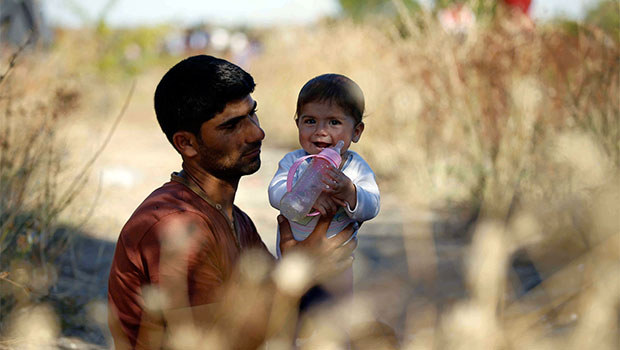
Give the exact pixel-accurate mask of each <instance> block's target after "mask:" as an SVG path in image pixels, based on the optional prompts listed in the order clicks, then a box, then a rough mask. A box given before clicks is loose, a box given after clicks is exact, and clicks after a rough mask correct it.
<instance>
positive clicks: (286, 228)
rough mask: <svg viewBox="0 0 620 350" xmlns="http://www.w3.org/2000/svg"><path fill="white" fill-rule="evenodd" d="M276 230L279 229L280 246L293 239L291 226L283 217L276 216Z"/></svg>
mask: <svg viewBox="0 0 620 350" xmlns="http://www.w3.org/2000/svg"><path fill="white" fill-rule="evenodd" d="M278 228H279V229H280V245H282V244H283V243H286V242H289V241H291V240H294V239H295V238H294V237H293V232H292V231H291V225H290V224H289V222H288V220H287V219H286V218H285V217H284V215H278Z"/></svg>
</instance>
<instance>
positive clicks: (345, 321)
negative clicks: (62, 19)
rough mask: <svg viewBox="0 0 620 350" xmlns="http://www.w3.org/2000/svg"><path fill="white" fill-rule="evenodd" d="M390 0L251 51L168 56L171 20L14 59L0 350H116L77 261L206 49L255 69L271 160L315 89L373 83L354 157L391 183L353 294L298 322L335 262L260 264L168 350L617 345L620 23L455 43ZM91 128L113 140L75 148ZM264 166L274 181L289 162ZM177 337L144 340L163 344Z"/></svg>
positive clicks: (289, 138) (498, 12)
mask: <svg viewBox="0 0 620 350" xmlns="http://www.w3.org/2000/svg"><path fill="white" fill-rule="evenodd" d="M393 3H394V4H395V7H394V8H395V12H394V13H392V14H390V15H389V16H377V17H370V18H367V19H366V20H364V21H353V20H349V19H338V20H335V19H330V20H324V21H321V22H320V23H319V24H317V25H314V26H312V27H280V28H269V29H260V30H256V31H254V32H250V33H249V36H250V37H252V38H254V39H255V40H257V42H260V44H261V46H260V49H258V50H256V51H253V53H252V55H250V56H247V57H246V56H243V57H241V56H240V55H238V54H235V51H234V50H216V49H214V48H206V49H205V50H203V51H188V50H186V51H183V52H180V53H179V52H167V51H166V50H163V49H162V45H163V44H162V43H163V40H164V38H166V37H167V36H169V34H170V33H171V32H173V31H174V30H173V29H174V28H172V27H166V26H162V27H157V28H142V29H135V30H113V29H109V28H106V27H105V26H99V27H96V28H91V29H89V30H81V31H69V30H64V31H58V33H57V34H56V39H55V40H56V41H55V42H54V44H53V45H51V47H49V48H45V49H44V48H36V49H33V48H26V49H24V50H20V49H19V48H18V47H9V46H7V47H6V48H3V49H2V51H0V53H1V54H0V58H1V60H2V61H1V63H0V74H2V75H0V77H1V78H0V152H1V153H0V220H1V221H0V337H1V338H0V349H5V348H6V349H48V348H49V349H55V348H59V349H66V348H75V347H77V348H81V349H91V348H92V349H108V348H111V346H112V345H111V342H110V341H111V340H110V339H109V337H108V331H107V329H106V327H107V324H106V322H107V311H106V294H105V293H106V284H105V278H103V279H101V280H96V279H92V280H90V281H91V282H92V283H91V286H92V287H93V288H92V290H91V289H87V290H85V291H84V292H82V293H81V294H79V297H76V296H75V294H72V293H71V287H72V282H71V280H69V281H67V280H66V279H63V276H64V275H66V271H65V270H63V269H64V267H63V266H64V265H63V264H69V266H71V264H74V265H75V264H76V260H75V259H77V258H76V256H77V257H79V256H80V249H87V248H84V246H82V245H81V244H82V243H79V242H82V240H81V239H83V236H89V234H88V231H90V227H92V223H93V222H97V225H100V224H99V221H97V220H98V216H101V215H102V214H101V213H103V212H105V213H106V214H105V215H109V216H110V217H112V216H114V215H117V214H110V213H116V212H118V211H116V212H115V211H109V210H108V209H110V208H106V207H105V206H106V203H108V202H106V201H105V198H108V197H106V195H107V194H106V191H113V190H114V189H110V188H107V187H105V186H104V185H101V183H102V180H101V179H100V178H97V176H93V174H92V169H93V167H95V166H96V164H97V162H98V157H99V155H100V153H101V152H103V150H104V149H105V148H106V147H112V149H115V148H114V142H115V141H114V140H115V139H113V138H112V139H111V137H112V135H114V133H115V132H127V135H137V134H135V133H134V131H132V130H133V129H131V128H135V129H136V130H138V129H140V128H144V130H143V131H144V132H143V133H140V134H139V135H140V137H138V136H136V142H137V143H140V142H142V143H145V144H148V145H151V143H150V142H151V141H150V139H146V138H145V137H144V136H143V135H144V134H148V133H147V132H149V133H151V134H152V135H153V136H152V138H153V139H157V140H159V141H157V142H160V141H161V144H160V143H155V142H153V143H152V144H153V145H155V146H152V149H159V148H157V147H160V145H163V146H161V147H166V146H165V142H166V141H165V139H164V137H163V135H162V134H161V133H158V130H157V126H156V125H155V124H154V123H155V117H154V112H152V93H153V91H154V87H155V85H154V84H156V82H157V80H158V79H159V77H161V75H162V74H163V72H165V70H166V69H167V68H169V67H170V66H171V65H172V64H174V63H175V62H177V61H178V60H179V59H180V58H182V57H185V56H188V55H192V54H198V53H208V54H214V55H218V56H222V57H225V58H228V59H230V60H232V61H233V62H237V63H239V64H240V65H242V66H243V67H244V68H245V69H246V70H247V71H248V72H250V73H251V74H252V75H253V76H254V79H255V80H256V82H257V87H256V91H255V92H254V94H253V95H254V98H255V99H256V100H257V101H258V104H259V107H258V109H259V112H258V114H259V117H260V122H261V126H262V127H263V128H264V130H265V133H266V135H267V136H266V139H265V141H264V149H265V151H263V152H264V154H267V155H269V154H270V155H272V157H274V158H275V159H278V158H279V157H281V156H282V155H283V154H284V153H285V152H286V151H288V150H292V149H295V148H298V147H299V146H298V140H297V130H296V127H295V123H294V120H293V117H294V113H295V104H296V98H297V94H298V93H299V89H300V88H301V86H302V85H303V84H304V83H305V82H306V81H308V80H309V79H310V78H312V77H314V76H316V75H319V74H323V73H327V72H333V73H340V74H344V75H346V76H348V77H350V78H351V79H353V80H354V81H356V82H357V83H358V84H359V85H360V87H361V88H362V90H363V91H364V94H365V98H366V112H365V114H366V116H365V119H364V123H365V131H364V133H363V136H362V138H361V140H360V142H359V143H357V144H355V145H353V146H352V149H353V150H355V151H356V152H358V153H360V154H361V155H362V156H363V157H364V158H365V159H366V160H367V161H368V163H369V164H370V165H371V167H372V168H373V170H374V171H375V173H376V174H377V182H378V184H379V186H380V188H381V192H382V193H381V194H382V200H383V201H382V211H381V216H380V218H381V219H379V220H376V221H375V222H374V223H373V221H370V222H368V223H365V224H364V226H362V230H361V231H360V235H359V247H358V250H357V252H356V254H355V262H354V269H355V288H356V291H355V294H354V296H353V297H351V298H343V299H339V300H336V301H333V302H330V303H326V304H323V305H321V306H319V307H317V308H315V309H313V310H311V312H308V313H307V314H304V315H303V317H301V321H300V324H299V325H297V324H296V320H297V318H298V311H297V310H298V303H299V298H300V297H301V295H302V294H303V293H304V292H305V291H306V290H307V289H308V288H309V287H310V286H312V285H313V284H315V283H316V282H317V280H316V274H314V273H313V272H312V270H313V268H318V269H319V270H321V268H322V266H316V262H314V261H310V260H309V258H308V257H306V256H303V255H294V256H290V257H287V258H284V259H283V261H282V262H281V263H279V264H276V265H275V266H273V265H272V264H271V262H270V261H268V260H265V259H264V257H261V256H260V255H257V254H253V253H252V252H250V253H249V254H247V255H246V256H244V257H243V258H242V259H241V262H240V264H239V268H238V274H237V275H236V278H235V282H236V283H238V284H236V285H235V286H237V287H234V288H229V289H228V293H226V295H224V296H223V299H222V300H223V302H222V303H221V304H220V305H218V312H220V314H221V315H223V316H222V322H220V323H219V324H218V325H217V326H212V327H204V326H202V325H196V324H193V323H192V322H191V318H189V319H188V322H187V324H186V325H185V327H180V328H177V329H170V330H169V332H170V333H169V334H167V335H166V339H167V344H166V346H167V347H168V348H171V349H179V350H180V349H229V348H230V349H232V348H242V347H243V346H248V344H251V343H252V342H258V343H260V344H261V349H269V350H272V349H276V350H277V349H289V348H290V344H291V343H293V342H295V337H297V338H298V339H297V341H296V344H297V347H298V348H299V349H369V350H370V349H617V348H618V347H619V346H620V341H619V338H620V326H619V320H620V219H619V216H618V214H620V176H619V175H620V100H619V99H620V86H619V84H620V42H619V38H618V37H617V32H608V31H605V30H603V29H601V28H599V27H597V26H595V25H593V24H582V23H575V22H569V21H549V22H536V23H534V22H532V21H531V20H530V19H529V18H527V17H525V16H523V15H522V14H520V13H515V12H511V11H508V10H506V9H504V8H498V9H494V12H493V13H492V14H491V13H485V12H483V13H478V16H477V17H476V22H475V23H474V24H472V25H471V26H469V27H467V28H466V29H463V30H451V29H450V28H446V26H445V25H443V26H442V24H441V22H440V21H439V20H438V16H437V14H436V13H430V12H424V11H417V12H415V11H410V10H409V9H407V8H406V7H405V6H404V5H403V4H402V3H401V2H400V1H394V2H393ZM614 4H616V5H617V3H614ZM136 82H137V83H136ZM140 82H142V84H143V85H140ZM144 82H147V83H146V84H145V83H144ZM149 84H150V85H149ZM136 86H137V87H136ZM128 104H129V106H130V107H128ZM139 113H141V114H140V115H141V116H140V117H139V118H138V117H132V115H136V114H139ZM151 113H152V114H151ZM143 114H144V115H146V117H142V115H143ZM123 118H129V119H130V120H131V123H125V124H123V123H122V120H123ZM148 118H151V119H148ZM119 122H120V124H119ZM141 123H144V124H141ZM147 123H148V124H147ZM80 128H84V130H87V129H92V130H96V132H95V133H96V134H97V135H98V136H97V137H94V138H93V137H82V138H81V139H80V138H79V137H78V138H76V137H75V135H74V136H71V137H68V136H67V130H73V132H74V133H75V130H78V131H79V130H82V129H80ZM123 128H125V129H124V130H125V131H123ZM92 130H90V132H92ZM145 130H146V131H145ZM135 132H137V131H135ZM78 134H79V132H78ZM151 134H149V135H151ZM89 135H90V134H89ZM123 135H125V134H123ZM127 137H129V138H131V136H127ZM110 139H111V140H112V141H111V142H110ZM75 140H80V141H79V143H76V141H75ZM137 149H138V148H136V149H133V148H128V149H127V150H126V151H127V154H128V155H129V154H130V153H131V154H132V155H134V154H133V153H132V152H137V151H136V150H137ZM115 152H116V153H115V154H116V155H117V156H121V155H123V152H124V150H120V149H119V150H118V151H115ZM174 156H175V155H174V154H173V153H171V157H174ZM137 157H142V158H146V159H148V162H149V164H151V163H157V162H158V161H161V162H162V163H160V164H165V165H167V164H169V163H167V162H168V161H167V160H163V158H164V156H162V157H161V158H162V159H158V156H153V155H152V154H148V153H141V154H139V155H137ZM166 157H167V156H166ZM166 159H168V158H166ZM172 159H175V158H172ZM179 163H180V162H179ZM265 164H267V165H263V167H267V166H272V167H273V164H272V163H268V162H265ZM176 170H178V169H176V168H173V169H169V171H168V170H167V171H168V172H172V171H176ZM262 171H264V174H265V175H264V176H266V177H267V178H269V177H270V176H271V175H272V174H273V172H275V167H274V168H273V169H264V170H261V172H262ZM95 175H96V174H95ZM260 176H263V175H260ZM252 179H256V177H254V178H252ZM164 180H165V179H164ZM252 181H254V182H252V183H262V182H260V181H259V180H252ZM267 181H268V179H267ZM156 183H157V182H156ZM160 183H161V181H160ZM243 186H247V187H250V185H246V183H244V182H243V181H242V183H241V187H243ZM255 187H256V189H254V187H252V191H254V190H255V191H256V193H254V192H252V193H251V194H250V195H251V196H263V197H266V191H267V188H266V187H264V188H262V187H260V186H255ZM119 188H120V187H119ZM154 188H155V187H153V188H152V189H154ZM116 190H117V191H125V192H127V196H128V197H131V196H135V197H136V198H144V196H145V195H146V194H148V192H146V193H142V192H138V193H135V192H136V190H134V193H133V194H129V192H130V191H131V188H130V187H126V188H120V189H118V188H117V189H116ZM131 198H133V197H131ZM244 198H245V197H242V198H241V199H240V200H241V201H243V200H245V199H244ZM132 203H133V202H132ZM138 203H139V202H138ZM138 203H136V205H137V204H138ZM134 207H135V206H134ZM240 207H241V208H242V209H244V207H243V206H242V205H240ZM123 210H125V209H123ZM130 210H132V209H130ZM125 211H127V210H125ZM246 211H247V212H248V214H249V215H250V217H253V218H254V217H263V216H265V217H267V218H271V217H273V219H274V220H273V224H268V225H267V226H265V228H264V229H263V230H265V231H269V230H271V231H272V232H261V235H262V236H263V237H266V236H272V235H273V234H274V232H275V231H273V229H274V228H275V215H276V212H275V211H272V212H270V211H269V210H268V209H264V210H262V209H260V208H258V209H254V208H251V209H248V210H246ZM98 213H99V214H98ZM130 214H131V212H126V213H123V214H120V215H121V216H120V218H119V217H116V218H115V220H119V221H120V222H121V223H122V221H123V220H126V218H128V217H129V215H130ZM117 216H118V215H117ZM107 218H108V216H106V219H103V220H102V219H101V217H100V218H99V220H100V221H107V220H108V219H107ZM255 220H257V219H255ZM89 222H90V223H91V226H89ZM269 225H271V226H269ZM257 226H258V227H259V229H261V228H262V227H263V226H261V225H257ZM111 227H113V229H112V230H111V231H110V232H107V234H106V235H102V234H101V233H98V234H94V236H96V237H97V239H98V240H101V241H104V242H105V244H102V245H101V246H100V247H101V248H94V250H92V252H94V253H92V254H91V250H88V253H84V251H85V250H82V253H84V254H88V256H90V259H91V260H92V261H94V260H97V264H96V266H97V268H99V269H101V270H102V271H103V270H106V268H108V269H109V263H110V259H111V257H112V256H111V254H112V249H113V244H114V243H115V241H116V239H117V237H118V231H117V229H118V226H114V225H113V224H111ZM76 242H78V243H76ZM88 249H90V248H88ZM67 252H72V253H71V254H69V253H67ZM106 264H107V265H106ZM74 267H75V266H74ZM69 269H70V267H69ZM89 271H90V270H89ZM89 273H90V272H84V273H83V274H84V276H82V277H85V279H86V280H87V281H89V280H88V278H90V276H88V274H89ZM105 273H107V271H105ZM93 278H94V277H93ZM95 280H96V283H95ZM102 281H103V282H102ZM238 285H241V286H243V288H239V287H238ZM80 288H81V287H80ZM166 298H167V296H166V295H163V294H162V293H161V292H160V291H159V290H158V289H157V288H156V287H151V288H147V290H146V291H145V309H146V310H148V315H149V317H152V318H153V320H158V319H159V318H160V317H161V314H162V312H161V310H162V308H165V306H166ZM258 308H267V309H268V310H270V317H269V319H268V320H259V319H256V314H257V313H255V312H254V310H257V309H258ZM162 332H163V330H161V329H151V328H149V329H148V332H147V331H145V332H144V334H146V335H144V334H143V335H144V336H145V337H148V338H149V339H152V340H157V339H160V338H161V335H162V334H163V333H162ZM241 334H243V335H245V336H240V335H241ZM257 339H258V341H257ZM72 346H75V347H72Z"/></svg>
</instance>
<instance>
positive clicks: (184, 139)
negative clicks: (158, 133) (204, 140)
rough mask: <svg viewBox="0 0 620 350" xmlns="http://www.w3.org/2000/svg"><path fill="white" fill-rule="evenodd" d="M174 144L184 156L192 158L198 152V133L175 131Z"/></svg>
mask: <svg viewBox="0 0 620 350" xmlns="http://www.w3.org/2000/svg"><path fill="white" fill-rule="evenodd" d="M172 144H173V145H174V148H176V149H177V151H179V153H181V155H182V156H183V157H187V158H192V157H195V156H196V155H197V154H198V140H197V139H196V135H194V134H192V133H191V132H189V131H177V132H175V133H174V135H172Z"/></svg>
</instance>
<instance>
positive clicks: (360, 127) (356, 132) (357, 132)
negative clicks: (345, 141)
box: [351, 122, 364, 142]
mask: <svg viewBox="0 0 620 350" xmlns="http://www.w3.org/2000/svg"><path fill="white" fill-rule="evenodd" d="M363 132H364V122H359V123H357V125H356V126H355V128H354V129H353V137H352V138H351V141H353V142H357V141H359V140H360V137H361V136H362V133H363Z"/></svg>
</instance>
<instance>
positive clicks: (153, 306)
mask: <svg viewBox="0 0 620 350" xmlns="http://www.w3.org/2000/svg"><path fill="white" fill-rule="evenodd" d="M142 297H143V299H144V308H145V309H146V310H148V311H150V312H153V313H158V312H161V311H162V310H164V309H166V308H167V306H168V304H169V298H168V296H167V295H166V293H163V292H162V291H161V290H160V289H159V288H158V287H157V286H153V285H148V286H144V287H142Z"/></svg>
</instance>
